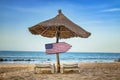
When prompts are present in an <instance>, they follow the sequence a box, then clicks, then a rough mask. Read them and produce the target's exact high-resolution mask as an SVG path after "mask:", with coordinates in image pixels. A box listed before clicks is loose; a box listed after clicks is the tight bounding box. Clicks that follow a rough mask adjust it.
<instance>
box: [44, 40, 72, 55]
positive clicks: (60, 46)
mask: <svg viewBox="0 0 120 80" xmlns="http://www.w3.org/2000/svg"><path fill="white" fill-rule="evenodd" d="M71 47H72V46H71V45H70V44H68V43H65V42H59V43H49V44H45V48H46V53H47V54H51V53H62V52H66V51H68V50H69V49H70V48H71Z"/></svg>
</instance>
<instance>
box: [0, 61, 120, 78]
mask: <svg viewBox="0 0 120 80" xmlns="http://www.w3.org/2000/svg"><path fill="white" fill-rule="evenodd" d="M34 66H35V65H34V64H0V80H120V62H111V63H97V62H94V63H80V72H78V71H67V72H65V73H64V74H62V73H55V74H51V73H49V71H48V72H46V73H42V74H35V73H34Z"/></svg>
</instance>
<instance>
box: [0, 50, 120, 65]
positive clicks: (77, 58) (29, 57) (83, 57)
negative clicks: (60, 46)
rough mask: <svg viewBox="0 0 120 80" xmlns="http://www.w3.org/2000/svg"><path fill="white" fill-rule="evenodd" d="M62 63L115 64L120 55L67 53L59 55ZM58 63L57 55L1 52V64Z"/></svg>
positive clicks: (34, 52)
mask: <svg viewBox="0 0 120 80" xmlns="http://www.w3.org/2000/svg"><path fill="white" fill-rule="evenodd" d="M59 59H60V62H114V61H115V60H118V59H120V53H110V52H65V53H59ZM43 62H53V63H56V54H46V53H45V52H36V51H0V64H8V63H10V64H14V63H16V64H37V63H43Z"/></svg>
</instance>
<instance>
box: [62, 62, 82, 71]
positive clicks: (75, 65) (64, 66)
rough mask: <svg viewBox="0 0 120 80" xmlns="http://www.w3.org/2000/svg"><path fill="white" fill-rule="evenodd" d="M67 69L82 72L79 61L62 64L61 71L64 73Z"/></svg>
mask: <svg viewBox="0 0 120 80" xmlns="http://www.w3.org/2000/svg"><path fill="white" fill-rule="evenodd" d="M67 69H68V70H78V71H79V72H80V70H79V65H78V63H69V64H68V63H66V64H62V66H61V73H64V71H65V70H67Z"/></svg>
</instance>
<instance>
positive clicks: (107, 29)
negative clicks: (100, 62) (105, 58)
mask: <svg viewBox="0 0 120 80" xmlns="http://www.w3.org/2000/svg"><path fill="white" fill-rule="evenodd" d="M59 9H61V10H62V13H63V14H64V15H65V16H66V17H68V18H69V19H70V20H71V21H73V22H74V23H76V24H78V25H79V26H81V27H82V28H84V29H85V30H86V31H88V32H90V33H91V36H90V37H89V38H80V37H77V38H70V39H61V40H60V42H67V43H69V44H71V45H72V48H71V49H70V50H69V51H70V52H120V0H0V51H4V50H7V51H8V50H11V51H45V44H47V43H54V42H56V38H46V37H42V36H40V35H33V34H31V33H30V32H29V30H28V28H29V27H32V26H34V25H36V24H38V23H39V22H42V21H45V20H48V19H50V18H53V17H55V16H56V15H57V14H58V10H59Z"/></svg>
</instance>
